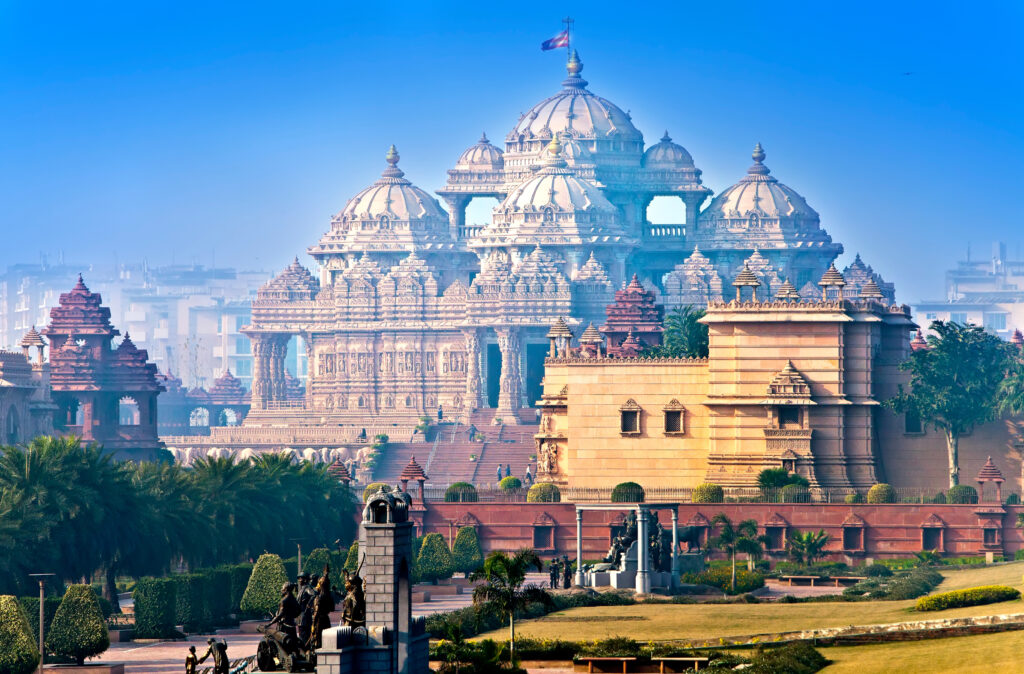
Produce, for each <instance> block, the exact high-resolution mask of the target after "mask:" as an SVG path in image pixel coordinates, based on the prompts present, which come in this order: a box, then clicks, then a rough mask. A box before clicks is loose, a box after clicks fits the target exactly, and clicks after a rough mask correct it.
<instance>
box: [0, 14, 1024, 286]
mask: <svg viewBox="0 0 1024 674" xmlns="http://www.w3.org/2000/svg"><path fill="white" fill-rule="evenodd" d="M986 9H987V13H981V12H969V13H965V12H963V8H962V5H960V4H957V5H953V4H952V3H939V4H934V5H929V8H928V11H927V13H925V12H923V11H920V10H915V9H914V8H908V7H899V6H895V5H890V4H886V5H883V4H881V3H873V4H862V5H859V6H858V11H857V15H856V16H853V15H852V14H851V13H848V12H845V11H844V10H843V9H842V8H838V7H823V6H818V5H813V6H795V5H789V6H782V7H777V6H774V5H773V6H772V7H771V8H770V10H769V8H767V7H766V6H765V5H764V4H763V3H732V4H729V5H716V6H714V7H707V6H694V7H691V6H684V5H677V4H666V5H664V6H662V7H660V8H656V7H652V6H648V5H644V6H642V7H638V8H636V9H633V10H632V11H631V13H629V14H624V13H623V11H622V9H621V8H618V7H615V6H612V5H610V4H606V3H588V4H587V5H585V6H581V7H579V8H576V9H573V10H572V14H573V17H574V18H575V19H576V24H575V32H574V36H573V38H574V46H575V47H577V48H578V49H579V51H580V56H581V58H582V60H583V62H584V64H585V68H584V72H583V76H584V77H585V78H586V79H587V80H589V82H590V89H591V90H592V91H594V92H595V93H597V94H599V95H601V96H604V97H605V98H608V99H610V100H612V101H613V102H615V103H616V104H618V105H619V106H620V107H621V108H623V109H625V110H629V111H630V112H631V114H632V117H633V122H634V124H636V126H637V127H638V128H639V129H640V130H641V131H642V132H643V133H644V138H645V140H646V142H647V143H648V144H652V143H655V142H657V140H658V138H660V137H661V135H662V133H663V132H664V131H665V129H666V128H667V129H668V131H669V134H670V135H671V136H672V137H673V139H674V140H675V141H676V142H678V143H679V144H681V145H683V146H684V147H686V148H687V150H689V152H690V153H691V154H692V155H693V157H694V160H695V162H696V164H697V167H698V168H700V169H702V170H703V172H704V173H703V180H704V183H705V184H706V185H708V186H709V187H711V188H712V189H713V190H714V191H715V192H716V193H717V192H719V191H721V190H722V189H723V188H725V187H728V186H729V185H731V184H732V183H734V182H735V181H736V180H738V179H739V178H740V177H741V176H742V175H743V174H744V172H745V171H746V168H747V166H748V165H749V164H750V163H751V160H750V151H751V149H752V148H753V145H754V143H755V142H761V143H762V144H763V145H764V148H765V150H766V152H767V159H766V160H765V164H766V165H767V166H768V167H769V168H770V169H771V170H772V174H773V175H775V176H776V177H777V178H778V179H779V180H781V181H782V182H784V183H786V184H788V185H790V186H791V187H793V188H794V189H796V190H797V191H798V192H799V193H800V194H802V195H803V196H804V197H806V198H807V200H808V203H810V205H811V206H812V207H814V208H815V209H816V210H817V211H818V212H819V213H820V214H821V221H822V226H823V227H824V228H825V229H826V230H827V231H828V232H829V233H830V234H831V235H832V237H833V239H834V240H836V241H839V242H841V243H842V244H843V245H844V246H845V248H846V253H845V254H844V255H843V256H842V257H841V258H840V260H839V266H840V268H841V267H842V266H845V265H846V264H848V263H849V262H850V261H851V260H852V259H853V257H854V255H855V254H856V253H858V252H859V253H861V255H862V257H863V259H864V261H865V262H866V263H868V264H870V265H872V266H873V267H874V268H875V270H876V271H878V272H879V273H881V274H882V275H883V276H884V277H885V279H886V280H888V281H892V282H894V283H895V284H896V288H897V298H898V300H899V301H901V302H906V303H915V302H918V301H919V300H922V299H936V298H940V297H942V296H943V294H944V293H943V273H944V271H945V270H946V269H948V268H951V267H953V266H954V264H955V263H956V261H958V260H960V259H963V258H964V257H965V253H966V250H967V246H968V244H970V246H971V249H972V253H973V254H972V257H974V258H975V259H979V258H980V259H986V258H987V257H988V256H989V255H990V251H991V244H992V242H993V241H996V240H1001V241H1005V242H1006V243H1007V249H1008V252H1009V253H1010V254H1011V256H1014V257H1019V254H1018V252H1019V250H1020V243H1021V239H1022V238H1024V237H1022V236H1021V235H1020V234H1019V233H1018V232H1019V230H1020V229H1021V227H1020V222H1019V220H1020V217H1019V216H1018V215H1017V213H1016V212H1015V210H1016V209H1015V208H1013V207H1012V206H1011V207H1010V208H1009V209H1007V207H1006V205H1004V204H1005V203H1006V202H1005V200H1004V199H1002V198H1001V196H1002V195H1004V194H1006V195H1011V196H1012V195H1013V194H1019V193H1020V188H1019V186H1018V182H1019V179H1018V178H1017V175H1016V174H1017V171H1016V169H1017V167H1016V163H1017V160H1018V157H1019V156H1020V155H1021V154H1022V151H1024V132H1022V131H1024V128H1022V123H1021V119H1022V116H1021V113H1022V112H1024V109H1022V108H1024V106H1022V98H1021V93H1020V84H1021V74H1020V73H1021V72H1022V70H1021V65H1022V63H1021V61H1022V58H1021V53H1020V50H1019V48H1018V47H1017V44H1018V42H1019V41H1018V39H1017V32H1018V31H1019V29H1020V27H1021V25H1022V21H1021V20H1022V19H1024V8H1022V7H1021V6H1019V5H1016V4H1011V3H1006V4H998V3H997V4H994V5H991V6H989V7H987V8H986ZM564 13H565V12H564V11H561V12H560V13H556V12H555V11H554V10H551V9H544V10H541V9H536V10H534V9H532V8H529V7H527V8H523V7H521V6H516V5H502V6H490V7H473V8H472V9H470V8H469V6H468V5H466V6H464V7H463V6H460V5H457V4H444V5H436V6H432V7H424V6H421V5H419V4H407V5H400V4H390V5H388V6H386V7H381V8H376V7H374V8H371V7H357V8H355V9H353V8H347V7H339V6H335V5H310V6H305V7H302V8H301V10H300V9H298V8H292V7H289V8H288V11H285V10H283V9H281V8H277V7H275V6H274V5H270V4H263V3H255V4H254V3H249V4H246V5H241V4H223V5H218V6H215V7H209V6H205V5H199V4H189V3H186V4H177V5H167V6H162V5H159V6H158V5H150V6H138V5H134V4H127V3H111V4H109V5H106V6H105V8H104V11H103V13H102V14H99V13H96V12H95V8H91V7H88V6H84V5H72V4H68V5H66V6H64V7H63V8H62V9H61V11H60V12H57V11H55V9H54V6H52V5H47V6H36V5H27V4H26V5H7V6H4V7H2V8H0V139H2V140H3V145H4V150H3V151H2V152H0V157H2V159H0V202H2V203H3V205H4V207H5V208H4V209H3V211H2V215H0V227H2V229H3V232H4V234H5V246H4V248H3V251H2V252H0V266H3V267H6V266H7V265H9V264H15V263H22V262H28V263H30V262H35V261H38V259H39V255H40V253H45V254H46V255H47V256H48V257H49V258H50V260H51V261H54V260H56V257H57V255H58V251H60V250H63V252H64V258H65V259H66V260H67V261H69V262H72V261H73V262H79V263H81V262H86V263H94V264H109V263H111V262H113V260H114V258H115V257H116V258H117V259H118V260H120V261H122V262H138V261H141V260H142V259H146V260H147V261H148V262H149V263H150V264H151V265H162V264H169V263H171V261H172V259H173V260H174V261H176V262H178V263H191V262H193V261H195V262H198V263H200V264H205V265H208V266H209V265H211V264H213V263H216V264H217V265H219V266H235V267H238V268H240V269H262V270H267V271H276V270H278V269H280V268H282V267H283V266H284V265H286V264H287V263H288V261H290V259H291V258H292V257H293V256H294V255H299V256H300V259H302V260H303V261H304V263H306V264H307V265H308V264H311V263H312V261H311V260H310V259H309V258H308V257H305V254H304V251H305V249H306V247H307V246H309V245H311V244H313V243H314V242H315V241H316V240H317V239H318V238H319V237H320V235H321V234H322V233H323V232H324V231H325V230H326V229H327V228H328V225H329V220H330V216H331V214H333V213H335V212H337V211H339V210H340V209H341V208H342V207H343V206H344V204H345V202H346V200H347V199H348V198H349V197H350V196H351V195H353V194H354V193H355V192H357V191H358V190H360V189H361V188H363V187H364V186H366V185H367V184H369V183H371V182H372V181H373V180H375V179H376V178H377V177H378V176H379V174H380V171H381V170H382V168H383V167H384V161H383V156H384V152H385V151H386V149H387V147H388V146H389V145H390V144H391V143H395V144H396V145H397V146H398V149H399V152H400V153H401V155H402V160H401V164H400V165H401V167H402V169H403V170H404V171H405V172H406V174H407V177H409V178H410V179H411V180H412V181H414V182H415V183H416V184H418V185H419V186H421V187H423V188H425V189H428V190H431V191H433V190H436V189H437V188H439V187H441V186H442V185H443V183H444V180H445V177H446V174H445V170H446V169H448V168H450V167H451V166H452V165H453V164H454V163H455V160H456V158H457V157H458V156H459V154H460V153H461V152H462V151H463V150H464V149H465V148H466V147H468V146H469V145H471V144H473V143H474V142H475V141H476V139H477V138H478V137H479V136H480V132H481V131H486V132H487V134H488V136H489V137H490V138H491V140H492V141H493V142H495V144H499V145H500V144H502V142H503V140H504V137H505V134H506V133H507V132H508V130H509V129H510V128H511V127H512V126H513V124H514V123H515V121H516V120H517V118H518V116H519V113H520V112H522V111H525V110H527V109H528V108H529V107H530V106H532V105H533V104H534V103H536V102H537V101H539V100H541V99H543V98H545V97H547V96H550V95H552V94H553V93H555V92H557V91H558V89H559V88H560V82H561V80H562V78H563V77H564V74H565V71H564V61H565V53H564V50H559V51H556V52H548V53H543V52H541V51H540V49H539V45H540V42H541V41H542V40H544V39H546V38H548V37H550V36H551V35H553V34H555V33H556V32H558V30H559V29H560V25H561V24H560V23H559V19H560V18H561V16H562V15H563V14H564ZM1006 211H1009V212H1006ZM680 261H681V260H680Z"/></svg>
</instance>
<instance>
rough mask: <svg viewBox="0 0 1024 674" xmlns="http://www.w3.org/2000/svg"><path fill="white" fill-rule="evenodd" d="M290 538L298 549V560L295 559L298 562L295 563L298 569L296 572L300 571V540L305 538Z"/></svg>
mask: <svg viewBox="0 0 1024 674" xmlns="http://www.w3.org/2000/svg"><path fill="white" fill-rule="evenodd" d="M290 540H291V541H292V542H293V543H295V547H296V548H298V550H299V554H298V560H297V561H298V563H297V564H296V568H297V569H298V571H296V573H302V541H303V540H305V539H302V538H292V539H290Z"/></svg>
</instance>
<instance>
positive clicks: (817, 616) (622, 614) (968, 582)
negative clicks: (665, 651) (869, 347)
mask: <svg viewBox="0 0 1024 674" xmlns="http://www.w3.org/2000/svg"><path fill="white" fill-rule="evenodd" d="M1022 572H1024V562H1022V563H1017V564H1008V565H1006V566H1000V567H990V568H982V569H966V570H963V571H944V572H942V573H943V575H944V576H946V580H945V581H944V582H943V584H942V585H941V586H940V587H939V588H938V590H937V591H938V592H944V591H946V590H951V589H958V588H964V587H973V586H977V585H990V584H1006V585H1011V586H1013V587H1017V588H1020V587H1021V585H1022V583H1021V573H1022ZM913 605H914V602H913V601H912V600H911V601H876V602H835V603H810V604H779V603H770V604H769V603H764V604H658V605H653V604H647V605H643V604H640V605H635V606H605V607H591V608H578V609H570V610H568V611H559V612H557V613H552V614H550V615H548V616H545V617H543V618H538V619H536V620H526V621H522V622H518V623H517V624H516V633H517V634H521V635H522V636H524V637H537V638H549V639H554V638H558V639H571V640H592V639H604V638H607V637H613V636H628V637H632V638H634V639H637V640H638V641H673V640H689V639H694V640H696V639H717V638H718V637H729V636H741V635H745V634H763V633H777V632H788V631H795V630H806V629H815V628H823V627H839V626H844V625H867V624H877V623H893V622H904V621H910V620H933V619H939V618H953V617H963V616H976V615H991V614H997V613H1024V602H1022V601H1020V600H1015V601H1008V602H1002V603H1000V604H990V605H988V606H972V607H967V608H960V609H951V610H948V611H941V612H929V613H915V612H913V611H911V610H910V607H912V606H913ZM505 635H506V630H505V629H502V630H498V631H496V632H492V633H488V634H483V635H480V637H479V638H495V639H504V638H507V637H506V636H505ZM1022 640H1024V636H1022ZM922 643H925V644H927V643H935V642H922ZM837 652H838V649H837Z"/></svg>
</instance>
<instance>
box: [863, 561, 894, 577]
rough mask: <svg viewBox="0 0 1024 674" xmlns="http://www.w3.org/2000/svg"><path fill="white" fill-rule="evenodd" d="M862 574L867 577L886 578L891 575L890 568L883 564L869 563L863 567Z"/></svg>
mask: <svg viewBox="0 0 1024 674" xmlns="http://www.w3.org/2000/svg"><path fill="white" fill-rule="evenodd" d="M864 575H865V576H867V577H868V578H888V577H889V576H891V575H892V569H890V568H889V567H888V566H886V565H885V564H871V565H869V566H868V567H867V568H865V569H864Z"/></svg>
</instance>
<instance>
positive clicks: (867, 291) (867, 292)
mask: <svg viewBox="0 0 1024 674" xmlns="http://www.w3.org/2000/svg"><path fill="white" fill-rule="evenodd" d="M860 296H861V297H863V298H865V299H873V300H880V299H883V298H884V297H885V295H883V294H882V290H881V288H879V287H878V284H877V283H875V279H873V278H869V279H868V280H867V283H865V284H864V285H863V286H861V289H860Z"/></svg>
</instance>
